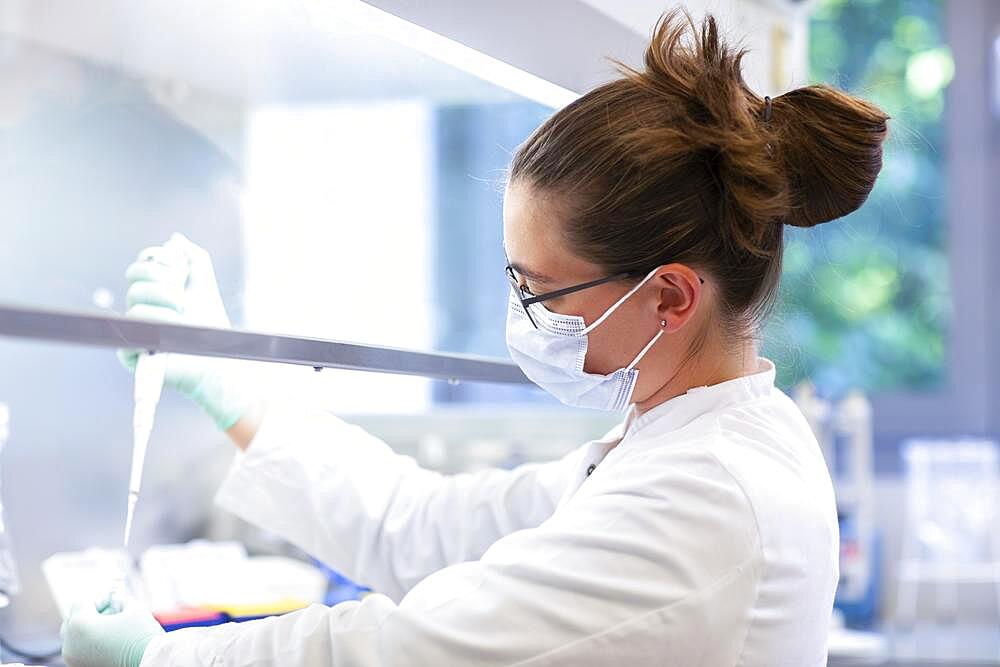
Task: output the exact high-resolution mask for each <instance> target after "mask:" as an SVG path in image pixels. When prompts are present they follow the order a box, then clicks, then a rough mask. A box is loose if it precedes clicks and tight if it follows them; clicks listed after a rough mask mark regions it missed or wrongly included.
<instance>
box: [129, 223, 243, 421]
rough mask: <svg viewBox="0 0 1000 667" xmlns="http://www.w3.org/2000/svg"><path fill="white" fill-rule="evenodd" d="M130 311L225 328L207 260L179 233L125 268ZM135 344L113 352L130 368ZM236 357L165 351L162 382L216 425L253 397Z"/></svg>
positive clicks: (136, 352) (230, 418)
mask: <svg viewBox="0 0 1000 667" xmlns="http://www.w3.org/2000/svg"><path fill="white" fill-rule="evenodd" d="M125 277H126V278H127V279H128V283H129V288H128V293H127V296H126V302H127V306H128V312H127V313H126V314H127V315H128V316H129V317H138V318H143V319H150V320H164V321H167V322H175V323H177V324H190V325H194V326H207V327H215V328H222V329H228V328H229V327H230V324H229V317H228V316H227V315H226V308H225V306H224V305H223V304H222V296H221V295H220V294H219V286H218V283H217V282H216V279H215V270H214V269H213V268H212V260H211V258H210V257H209V255H208V252H206V251H205V250H204V249H203V248H201V247H199V246H197V245H195V244H194V243H192V242H191V241H189V240H188V239H187V238H186V237H184V236H182V235H181V234H174V235H172V236H171V237H170V240H168V241H167V242H166V243H164V244H163V245H162V246H156V247H153V248H147V249H146V250H143V251H142V252H141V253H139V259H138V260H137V261H136V262H135V263H134V264H132V265H131V266H129V267H128V269H127V271H126V272H125ZM140 353H141V351H140V350H119V352H118V358H119V359H120V360H121V362H122V363H123V364H124V365H125V367H126V368H128V369H129V370H130V371H135V365H136V360H137V359H138V356H139V354H140ZM244 366H245V365H244V364H242V363H241V362H239V361H235V360H231V359H221V358H217V357H197V356H191V355H183V354H170V356H169V358H168V362H167V373H166V378H165V383H166V384H167V386H169V387H172V388H174V389H176V390H177V391H178V392H180V393H181V394H182V395H184V396H187V397H188V398H190V399H191V400H193V401H194V402H195V403H197V404H198V405H200V406H201V407H202V409H204V410H205V412H207V413H208V415H209V416H210V417H211V418H212V419H213V420H214V421H215V423H216V425H217V426H218V427H219V428H220V429H221V430H223V431H224V430H226V429H228V428H229V427H231V426H232V425H233V424H235V423H236V422H237V421H239V419H240V417H242V416H243V415H244V414H245V413H246V412H247V410H249V409H250V407H251V406H252V405H253V404H254V402H255V400H257V398H256V396H254V395H253V394H252V393H250V392H249V391H248V388H247V386H248V382H247V378H246V377H245V371H244V370H243V367H244Z"/></svg>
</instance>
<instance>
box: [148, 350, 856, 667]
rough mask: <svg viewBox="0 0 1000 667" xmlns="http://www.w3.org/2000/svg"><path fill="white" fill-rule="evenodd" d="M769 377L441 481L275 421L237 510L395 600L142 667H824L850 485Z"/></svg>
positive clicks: (291, 621) (179, 635)
mask: <svg viewBox="0 0 1000 667" xmlns="http://www.w3.org/2000/svg"><path fill="white" fill-rule="evenodd" d="M758 363H759V370H758V372H757V373H755V374H753V375H749V376H745V377H742V378H738V379H734V380H730V381H727V382H722V383H720V384H716V385H711V386H706V387H695V388H692V389H690V390H688V392H687V393H685V394H683V395H680V396H677V397H675V398H673V399H671V400H669V401H667V402H665V403H663V404H661V405H659V406H657V407H656V408H654V409H652V410H650V411H648V412H646V413H645V414H642V415H640V416H638V417H636V415H635V413H634V410H632V411H630V412H629V413H628V416H627V418H626V420H625V423H623V424H621V425H619V426H618V427H616V428H615V429H613V430H612V431H611V432H610V433H608V435H607V436H605V437H604V438H602V439H600V440H597V441H594V442H590V443H587V444H586V445H584V446H582V447H581V448H579V449H577V450H576V451H574V452H572V453H571V454H569V455H567V456H566V457H564V458H563V459H562V460H559V461H555V462H551V463H544V464H532V465H524V466H521V467H519V468H517V469H515V470H512V471H502V470H493V471H486V472H478V473H473V474H462V475H456V476H442V475H440V474H437V473H434V472H431V471H427V470H423V469H421V468H419V467H418V466H417V465H416V463H415V462H414V461H413V460H412V459H410V458H407V457H403V456H399V455H397V454H395V453H393V452H392V451H391V450H390V449H389V447H388V446H386V445H385V444H384V443H382V442H381V441H379V440H378V439H376V438H375V437H373V436H371V435H369V434H368V433H366V432H364V431H363V430H361V429H360V428H358V427H355V426H350V425H348V424H346V423H344V422H342V421H341V420H339V419H337V418H335V417H333V416H331V415H329V414H325V413H324V414H314V415H310V416H305V415H303V414H302V413H301V412H295V411H290V412H286V413H280V412H272V413H271V414H269V415H268V416H267V417H266V418H265V420H264V422H263V424H262V425H261V428H260V431H259V433H258V435H257V437H256V438H255V439H254V441H253V443H252V444H251V445H250V447H249V449H248V451H247V453H246V454H243V455H240V457H239V460H238V461H236V462H235V463H234V466H233V468H232V470H231V471H230V473H229V475H228V477H227V479H226V481H225V482H224V485H223V487H222V489H221V490H220V492H219V496H218V498H217V500H218V502H220V503H221V505H222V506H223V507H225V508H227V509H229V510H230V511H232V512H234V513H236V514H237V515H239V516H241V517H244V518H245V519H247V520H249V521H252V522H254V523H256V524H258V525H260V526H262V527H264V528H266V529H269V530H271V531H274V532H276V533H278V534H280V535H282V536H284V537H286V538H287V539H289V540H290V541H292V542H293V543H295V544H296V545H298V546H299V547H301V548H302V549H304V550H305V551H307V552H308V553H310V554H313V555H315V556H316V557H317V558H319V559H321V560H323V561H324V562H326V563H328V564H329V565H330V566H332V567H333V568H335V569H337V570H339V571H341V572H343V573H345V574H346V575H347V576H349V577H351V578H352V579H354V580H356V581H358V582H361V583H363V584H366V585H368V586H370V587H372V588H373V589H374V590H376V591H378V593H376V594H372V595H369V596H367V597H365V598H364V599H363V600H361V601H360V602H353V601H352V602H344V603H341V604H338V605H336V606H334V607H332V608H327V607H323V606H320V605H313V606H311V607H309V608H307V609H304V610H301V611H298V612H295V613H291V614H287V615H285V616H281V617H276V618H269V619H265V620H261V621H252V622H249V623H244V624H239V625H236V624H229V625H225V626H219V627H215V628H204V629H186V630H180V631H177V632H173V633H170V634H168V635H165V636H163V637H160V638H157V639H154V640H153V641H152V643H151V644H150V645H149V647H148V649H147V651H146V655H145V657H144V658H143V661H142V667H160V666H164V667H166V666H168V665H169V666H171V667H174V666H176V667H199V666H204V667H208V666H209V665H212V666H215V667H221V666H226V667H251V666H253V667H262V666H264V665H281V666H282V667H298V666H307V665H308V666H314V667H321V666H328V665H337V666H341V665H362V666H376V665H377V666H383V665H386V666H387V665H393V666H404V665H405V666H410V665H413V666H417V665H420V666H433V667H439V666H446V665H476V666H491V667H493V666H500V665H519V666H522V667H526V666H529V665H530V666H532V667H536V666H541V665H572V666H574V667H581V666H583V667H586V666H589V665H629V666H630V667H638V666H642V665H677V666H681V667H695V666H697V665H704V666H732V665H741V666H746V667H749V666H751V665H753V666H765V665H766V666H767V667H779V666H788V667H812V666H819V665H824V664H825V662H826V637H827V631H828V628H829V624H830V614H831V607H832V603H833V595H834V589H835V588H836V585H837V579H838V565H837V563H838V531H837V517H836V510H835V505H834V496H833V490H832V485H831V483H830V477H829V474H828V472H827V469H826V466H825V464H824V462H823V459H822V455H821V453H820V450H819V447H818V446H817V443H816V440H815V438H814V437H813V435H812V433H811V431H810V429H809V426H808V425H807V423H806V421H805V419H804V418H803V417H802V415H801V413H800V412H799V411H798V409H797V408H796V406H795V404H794V403H793V402H792V401H791V400H790V399H789V398H788V397H787V396H785V395H784V394H783V393H781V391H780V390H778V389H777V388H775V387H774V365H773V364H772V363H771V362H770V361H769V360H767V359H764V358H760V359H759V360H758ZM623 434H624V435H623ZM594 466H596V467H594ZM588 469H590V470H592V474H590V475H589V476H588V474H587V471H588Z"/></svg>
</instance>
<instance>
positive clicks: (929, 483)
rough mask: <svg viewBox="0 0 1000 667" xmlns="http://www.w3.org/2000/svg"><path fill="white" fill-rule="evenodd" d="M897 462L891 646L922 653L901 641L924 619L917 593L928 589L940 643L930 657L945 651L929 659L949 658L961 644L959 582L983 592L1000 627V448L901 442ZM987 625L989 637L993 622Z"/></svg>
mask: <svg viewBox="0 0 1000 667" xmlns="http://www.w3.org/2000/svg"><path fill="white" fill-rule="evenodd" d="M903 460H904V464H905V493H906V514H905V522H904V524H903V544H902V556H901V558H900V562H899V568H898V575H897V579H898V580H897V590H896V614H895V622H894V630H895V631H896V635H897V636H896V639H897V645H898V647H899V650H900V651H903V650H905V651H906V652H914V653H920V652H921V651H922V650H923V649H921V648H920V647H919V646H917V645H916V643H915V641H914V642H913V645H912V646H909V645H908V644H910V643H911V642H910V638H909V637H907V635H908V634H909V632H910V631H911V630H914V629H915V628H916V627H917V624H918V621H920V620H921V616H925V617H926V611H925V612H924V613H923V614H922V613H921V612H922V609H921V593H922V592H924V589H925V588H926V587H928V586H933V587H934V589H935V595H934V596H933V598H932V599H933V603H932V605H930V610H931V612H932V614H933V618H931V619H928V620H929V622H930V624H931V625H932V626H934V628H935V632H936V634H937V636H938V637H939V640H940V641H937V642H936V646H935V647H933V649H932V651H933V652H935V653H937V652H940V651H948V652H949V655H946V656H940V655H935V656H934V657H948V658H952V657H955V656H954V655H953V654H952V652H953V651H956V650H958V649H959V648H960V646H959V644H960V643H961V640H959V639H957V635H956V634H955V632H957V631H958V630H959V629H960V628H961V626H962V623H960V622H959V621H960V616H961V615H962V612H963V609H965V608H966V605H963V604H961V603H960V600H959V595H960V589H961V586H962V585H963V584H980V585H982V584H986V585H988V586H990V587H991V594H992V596H993V597H994V604H995V612H996V615H997V619H996V620H997V621H1000V531H998V530H997V528H998V526H997V520H998V518H1000V512H998V510H997V503H998V502H1000V447H998V445H997V443H996V442H994V441H991V440H982V439H957V440H951V441H949V440H924V439H913V440H908V441H907V442H905V443H904V446H903ZM980 590H982V589H980ZM925 602H926V601H925ZM926 609H927V605H926V604H925V605H924V610H926ZM966 620H969V619H966ZM989 627H990V628H992V633H993V636H994V637H996V630H995V627H996V625H995V622H993V623H990V624H989ZM945 628H949V629H950V631H949V632H944V629H945ZM952 631H954V632H952ZM925 634H927V633H925ZM949 634H950V635H951V636H952V637H953V639H954V641H951V640H949V639H948V635H949ZM949 642H950V643H951V644H952V646H951V648H948V647H947V646H946V644H948V643H949ZM996 649H1000V645H998V646H997V647H996ZM996 649H995V650H996ZM995 655H996V653H994V656H995Z"/></svg>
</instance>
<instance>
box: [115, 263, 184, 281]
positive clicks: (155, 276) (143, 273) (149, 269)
mask: <svg viewBox="0 0 1000 667" xmlns="http://www.w3.org/2000/svg"><path fill="white" fill-rule="evenodd" d="M186 277H187V272H186V270H185V269H184V268H183V267H178V266H166V265H165V264H160V263H159V262H133V263H132V264H129V266H128V268H127V269H125V279H126V280H127V281H129V282H130V283H134V282H138V281H140V280H147V281H150V282H164V283H184V279H185V278H186Z"/></svg>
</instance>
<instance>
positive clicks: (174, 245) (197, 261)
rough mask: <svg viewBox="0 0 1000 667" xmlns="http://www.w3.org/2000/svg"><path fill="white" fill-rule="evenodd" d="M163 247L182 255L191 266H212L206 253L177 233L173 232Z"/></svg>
mask: <svg viewBox="0 0 1000 667" xmlns="http://www.w3.org/2000/svg"><path fill="white" fill-rule="evenodd" d="M163 246H164V247H165V248H171V249H172V250H175V251H177V252H180V253H183V255H184V256H185V257H186V258H187V260H188V263H189V264H190V265H192V266H195V265H197V266H199V267H201V268H204V267H205V266H208V267H211V266H212V259H211V257H210V256H209V254H208V251H207V250H205V249H204V248H202V247H201V246H200V245H198V244H197V243H194V242H192V241H191V240H190V239H188V238H187V237H186V236H184V235H183V234H181V233H179V232H174V233H173V234H172V235H171V236H170V239H169V240H168V241H167V242H166V243H164V244H163Z"/></svg>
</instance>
